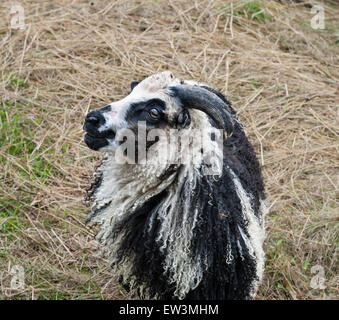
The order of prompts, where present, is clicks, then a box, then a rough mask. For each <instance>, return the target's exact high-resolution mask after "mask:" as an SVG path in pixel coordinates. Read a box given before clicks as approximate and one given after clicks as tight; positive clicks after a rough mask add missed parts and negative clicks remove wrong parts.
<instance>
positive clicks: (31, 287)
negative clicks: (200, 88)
mask: <svg viewBox="0 0 339 320" xmlns="http://www.w3.org/2000/svg"><path fill="white" fill-rule="evenodd" d="M246 3H248V1H237V2H234V4H233V7H231V5H230V4H231V2H230V1H219V0H216V1H202V0H197V1H179V0H171V1H169V2H166V1H162V0H154V1H141V0H140V1H139V0H138V1H129V2H126V1H121V0H120V1H108V0H104V1H84V0H79V1H66V0H64V1H52V0H39V1H32V0H27V1H21V4H22V6H23V7H24V9H25V23H26V26H25V28H24V29H23V30H20V29H13V28H11V27H10V19H11V18H12V16H10V14H9V12H10V8H11V5H12V1H7V0H5V1H1V4H0V9H1V10H0V37H1V38H0V63H1V75H0V93H1V101H0V115H1V122H0V129H1V133H0V166H1V171H0V232H1V233H0V298H2V299H20V298H24V299H123V298H125V297H126V294H125V293H124V292H123V291H122V290H121V288H119V286H118V285H117V284H116V282H115V280H114V277H113V275H112V274H111V272H110V270H109V268H108V265H107V262H106V261H105V260H104V259H103V258H100V257H98V256H96V244H95V242H94V240H93V237H94V230H90V229H88V228H87V227H86V226H85V225H84V220H85V215H86V211H87V210H88V209H87V208H85V206H84V203H83V196H84V189H85V187H86V186H87V185H88V183H89V180H90V178H91V175H92V172H93V168H94V166H95V164H96V162H97V160H98V159H99V158H100V157H101V155H100V154H98V153H95V152H91V151H90V150H89V149H88V148H87V147H86V146H85V145H84V143H83V133H82V122H83V119H84V116H85V114H86V113H87V112H88V110H89V109H92V108H97V107H101V106H104V105H105V104H107V103H108V102H111V101H114V100H117V99H120V98H122V97H123V96H124V95H126V94H127V93H128V91H129V83H130V81H132V80H138V79H142V78H144V77H146V76H148V75H150V74H152V73H155V72H158V71H162V70H166V69H170V70H172V71H173V72H174V73H175V74H176V75H178V76H180V77H183V78H188V79H189V78H191V79H195V80H200V81H203V82H207V83H209V84H210V85H211V86H212V87H214V88H216V89H218V90H220V91H221V92H222V93H224V94H226V95H227V96H228V98H229V99H230V100H231V101H232V102H233V105H234V106H235V108H236V109H237V111H238V114H239V117H240V120H241V121H242V122H243V124H244V125H245V127H246V130H247V132H248V135H249V136H250V139H251V141H252V142H253V143H254V145H255V148H256V150H257V152H258V156H259V159H260V162H261V164H262V166H263V173H264V178H265V182H266V188H267V197H268V200H269V203H270V206H271V210H270V214H269V215H268V217H267V223H266V224H267V240H266V245H265V246H266V252H267V264H266V272H265V278H264V282H263V284H262V286H261V289H260V292H259V295H258V297H257V298H258V299H336V298H338V297H339V289H338V283H339V276H338V236H339V215H338V209H337V207H338V182H339V181H338V180H339V179H338V178H339V174H338V166H339V163H338V160H339V159H338V147H339V143H338V116H339V113H338V102H339V101H338V74H339V72H338V71H339V70H338V53H339V52H338V43H339V38H338V36H339V29H338V24H336V23H337V21H336V20H335V19H337V18H338V15H339V7H338V5H337V4H336V1H325V2H320V4H321V5H322V6H323V7H324V8H325V23H326V29H324V30H314V29H312V28H311V27H310V20H311V18H312V14H311V13H310V7H311V5H310V4H312V2H311V1H308V2H302V1H287V0H286V1H273V0H270V1H264V2H261V3H259V4H258V3H257V4H256V6H257V8H259V9H260V10H261V9H262V10H263V12H259V13H258V10H257V8H252V7H249V5H246ZM317 3H318V4H319V1H317ZM256 13H257V14H256ZM255 14H256V15H255ZM15 265H18V266H22V267H23V269H24V271H25V286H24V288H22V289H17V290H15V289H11V288H10V281H11V280H12V279H13V275H11V273H10V272H11V271H12V269H13V266H15ZM315 265H320V266H322V267H323V268H324V272H325V283H324V284H325V286H326V289H312V288H311V286H310V283H311V279H312V277H314V276H315V275H316V274H312V273H311V268H312V266H315Z"/></svg>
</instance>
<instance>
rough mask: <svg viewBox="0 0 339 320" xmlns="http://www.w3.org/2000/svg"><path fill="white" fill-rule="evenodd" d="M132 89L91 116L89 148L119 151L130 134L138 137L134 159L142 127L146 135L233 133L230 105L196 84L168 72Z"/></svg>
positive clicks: (147, 145) (87, 123) (88, 120)
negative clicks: (213, 130)
mask: <svg viewBox="0 0 339 320" xmlns="http://www.w3.org/2000/svg"><path fill="white" fill-rule="evenodd" d="M131 89H132V91H131V93H130V94H129V95H128V96H126V97H125V98H123V99H121V100H119V101H116V102H113V103H111V104H109V105H107V106H105V107H103V108H100V109H96V110H94V111H92V112H90V113H88V115H87V116H86V119H85V123H84V127H83V128H84V130H85V131H86V134H85V142H86V144H87V145H88V147H89V148H91V149H93V150H104V151H116V150H117V149H118V148H119V147H120V146H121V145H122V144H123V143H124V142H125V140H126V134H127V135H128V133H131V134H132V135H133V136H134V137H135V138H136V139H134V140H133V143H132V144H133V145H132V148H130V150H132V154H133V156H134V154H135V147H134V144H135V142H137V143H141V142H140V141H137V140H138V139H137V137H138V131H140V126H139V125H140V124H142V125H144V130H145V131H146V132H147V133H148V132H149V131H150V130H154V129H160V130H162V131H163V132H164V133H165V135H166V134H167V133H168V132H169V130H170V129H177V130H181V129H183V128H186V129H192V128H194V129H197V130H202V129H206V128H207V127H211V128H213V127H215V128H218V129H220V130H222V132H223V135H224V136H225V137H226V138H227V136H229V135H231V133H232V131H233V121H234V119H233V117H232V110H231V108H230V105H229V104H228V103H227V101H224V100H223V99H222V98H221V97H219V96H218V95H217V94H216V93H215V92H214V91H213V89H210V88H208V87H206V86H203V85H201V84H199V83H197V82H193V81H185V80H181V79H178V78H175V77H174V76H173V74H172V73H171V72H169V71H165V72H161V73H158V74H155V75H152V76H150V77H148V78H146V79H144V80H143V81H141V82H132V83H131ZM196 110H199V111H202V112H203V113H204V114H203V115H202V114H201V113H200V112H196ZM158 141H159V139H158V140H156V139H154V141H148V142H146V143H145V151H146V152H147V151H148V149H149V148H150V147H151V146H153V145H157V144H158V145H161V143H159V142H158ZM153 148H154V146H153ZM159 148H160V147H159V146H158V149H159ZM160 152H161V151H160ZM126 155H127V156H128V152H127V153H125V156H126ZM141 158H144V156H141ZM134 159H135V158H134ZM139 159H140V158H139Z"/></svg>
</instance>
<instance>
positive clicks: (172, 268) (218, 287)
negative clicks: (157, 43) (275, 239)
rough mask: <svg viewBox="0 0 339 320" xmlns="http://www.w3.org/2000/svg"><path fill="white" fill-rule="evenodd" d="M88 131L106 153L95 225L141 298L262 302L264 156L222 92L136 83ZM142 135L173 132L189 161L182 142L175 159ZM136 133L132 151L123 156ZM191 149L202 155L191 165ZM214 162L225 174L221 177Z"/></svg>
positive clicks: (189, 84)
mask: <svg viewBox="0 0 339 320" xmlns="http://www.w3.org/2000/svg"><path fill="white" fill-rule="evenodd" d="M140 123H142V124H143V126H139V124H140ZM83 129H84V130H85V131H86V134H85V137H84V141H85V143H86V144H87V145H88V147H89V148H91V149H93V150H100V151H103V152H105V157H104V159H103V161H102V163H101V165H100V166H99V167H98V169H97V171H96V173H95V180H94V182H93V184H92V186H91V188H90V189H89V190H88V199H89V200H91V201H92V202H93V205H92V208H91V210H90V212H89V214H88V220H87V222H88V223H89V224H90V225H98V226H99V231H98V233H97V236H96V238H97V240H98V242H99V243H100V247H101V248H102V254H103V255H104V256H105V257H107V258H108V260H109V262H110V264H111V267H112V269H113V273H114V274H115V276H116V277H117V279H118V280H119V282H120V283H121V284H122V286H123V287H124V288H126V289H127V290H128V291H129V292H130V293H131V295H132V296H138V297H139V298H141V299H174V300H178V299H180V300H181V299H185V300H190V299H198V300H202V299H208V300H209V299H213V300H216V299H217V300H224V299H250V298H253V297H254V296H255V295H256V292H257V289H258V286H259V284H260V282H261V280H262V276H263V271H264V263H265V253H264V250H263V242H264V239H265V227H264V217H265V214H266V213H267V205H266V201H265V193H264V184H263V179H262V174H261V169H260V166H259V162H258V160H257V158H256V155H255V152H254V149H253V147H252V145H251V144H250V142H249V140H248V139H247V137H246V135H245V132H244V129H243V127H242V125H241V124H240V123H239V121H238V119H237V116H236V113H235V111H234V109H233V108H232V106H231V104H230V103H229V102H228V100H227V99H226V98H225V97H224V96H223V95H222V94H221V93H220V92H218V91H216V90H214V89H212V88H211V87H209V86H207V85H206V84H202V83H199V82H195V81H192V80H182V79H179V78H175V77H174V75H173V74H172V73H171V72H169V71H165V72H161V73H158V74H154V75H152V76H149V77H148V78H146V79H144V80H143V81H141V82H132V84H131V92H130V94H128V95H127V96H126V97H125V98H123V99H122V100H120V101H117V102H113V103H111V104H109V105H107V106H105V107H103V108H100V109H96V110H94V111H91V112H90V113H88V114H87V116H86V118H85V122H84V126H83ZM207 129H208V130H210V131H213V129H215V131H214V132H213V134H210V135H209V136H207V137H208V138H206V135H205V136H204V137H203V139H202V140H203V146H202V145H201V139H200V140H199V139H195V137H196V136H197V133H199V132H203V131H206V130H207ZM142 130H144V131H145V132H146V134H151V132H152V130H158V131H161V132H162V133H164V136H168V135H170V134H172V131H173V132H174V133H173V134H172V135H174V136H175V135H176V138H178V139H179V140H180V138H181V137H188V138H187V139H186V141H189V142H188V143H187V144H186V145H185V148H182V149H183V150H181V152H180V151H178V150H179V149H180V146H179V147H178V146H177V145H174V146H173V144H175V142H173V141H179V140H175V139H174V140H170V142H169V145H170V146H171V147H174V148H172V149H173V150H174V151H173V150H172V152H168V149H165V148H166V147H167V148H168V143H163V141H162V140H161V139H159V137H158V139H156V138H154V137H153V138H152V139H147V141H144V140H145V139H140V138H139V139H138V137H139V133H140V132H139V131H142ZM121 132H122V134H120V136H119V133H121ZM218 132H219V133H220V134H218ZM131 133H132V134H134V139H132V140H131V141H132V142H130V143H129V145H128V146H129V149H131V150H132V151H129V150H127V149H128V148H127V149H126V148H125V147H126V146H124V148H122V149H123V150H120V149H119V148H121V147H122V146H123V145H124V144H125V143H126V137H127V136H128V137H129V136H130V135H131ZM132 138H133V137H132ZM165 140H166V139H165ZM183 140H184V139H183ZM195 140H199V142H196V141H195ZM220 141H221V143H220ZM177 143H178V144H179V145H181V144H183V143H184V142H182V141H181V142H177ZM140 144H143V146H144V149H145V150H146V151H145V153H143V152H141V151H140V148H138V145H140ZM218 146H219V147H218ZM141 149H142V148H141ZM188 149H190V152H191V153H193V156H196V155H202V156H201V157H197V159H198V160H195V161H183V158H184V157H183V155H186V154H187V153H188ZM118 151H119V152H118ZM117 153H119V156H117ZM159 154H160V155H163V154H168V159H167V161H163V159H162V161H152V160H154V159H153V157H156V155H159ZM193 158H194V157H193ZM206 159H207V160H206ZM211 159H212V160H213V159H214V160H213V161H214V163H215V164H216V166H214V167H216V168H218V163H219V165H220V164H221V166H219V170H216V171H213V170H214V169H213V170H211V167H212V165H211V163H212V164H213V161H211ZM131 160H133V161H131ZM208 160H210V161H208Z"/></svg>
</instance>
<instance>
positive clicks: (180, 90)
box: [169, 84, 233, 136]
mask: <svg viewBox="0 0 339 320" xmlns="http://www.w3.org/2000/svg"><path fill="white" fill-rule="evenodd" d="M169 92H170V95H171V96H173V97H176V98H178V99H179V100H180V102H181V103H182V105H183V107H184V108H192V109H198V110H201V111H203V112H205V113H206V114H207V115H208V116H210V117H211V118H212V119H213V120H214V122H215V124H216V126H217V127H218V129H222V130H225V131H226V133H227V136H230V135H231V134H232V132H233V119H232V116H231V113H230V112H229V111H228V110H227V109H228V106H227V104H226V103H225V102H224V101H223V100H222V99H220V98H219V97H218V96H217V95H216V94H214V93H213V92H210V91H209V90H207V89H205V88H203V87H201V86H198V85H188V84H185V85H181V86H172V87H169Z"/></svg>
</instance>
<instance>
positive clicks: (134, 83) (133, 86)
mask: <svg viewBox="0 0 339 320" xmlns="http://www.w3.org/2000/svg"><path fill="white" fill-rule="evenodd" d="M139 83H140V81H132V82H131V91H133V89H134V88H135V87H136V86H137V85H138V84H139Z"/></svg>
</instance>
